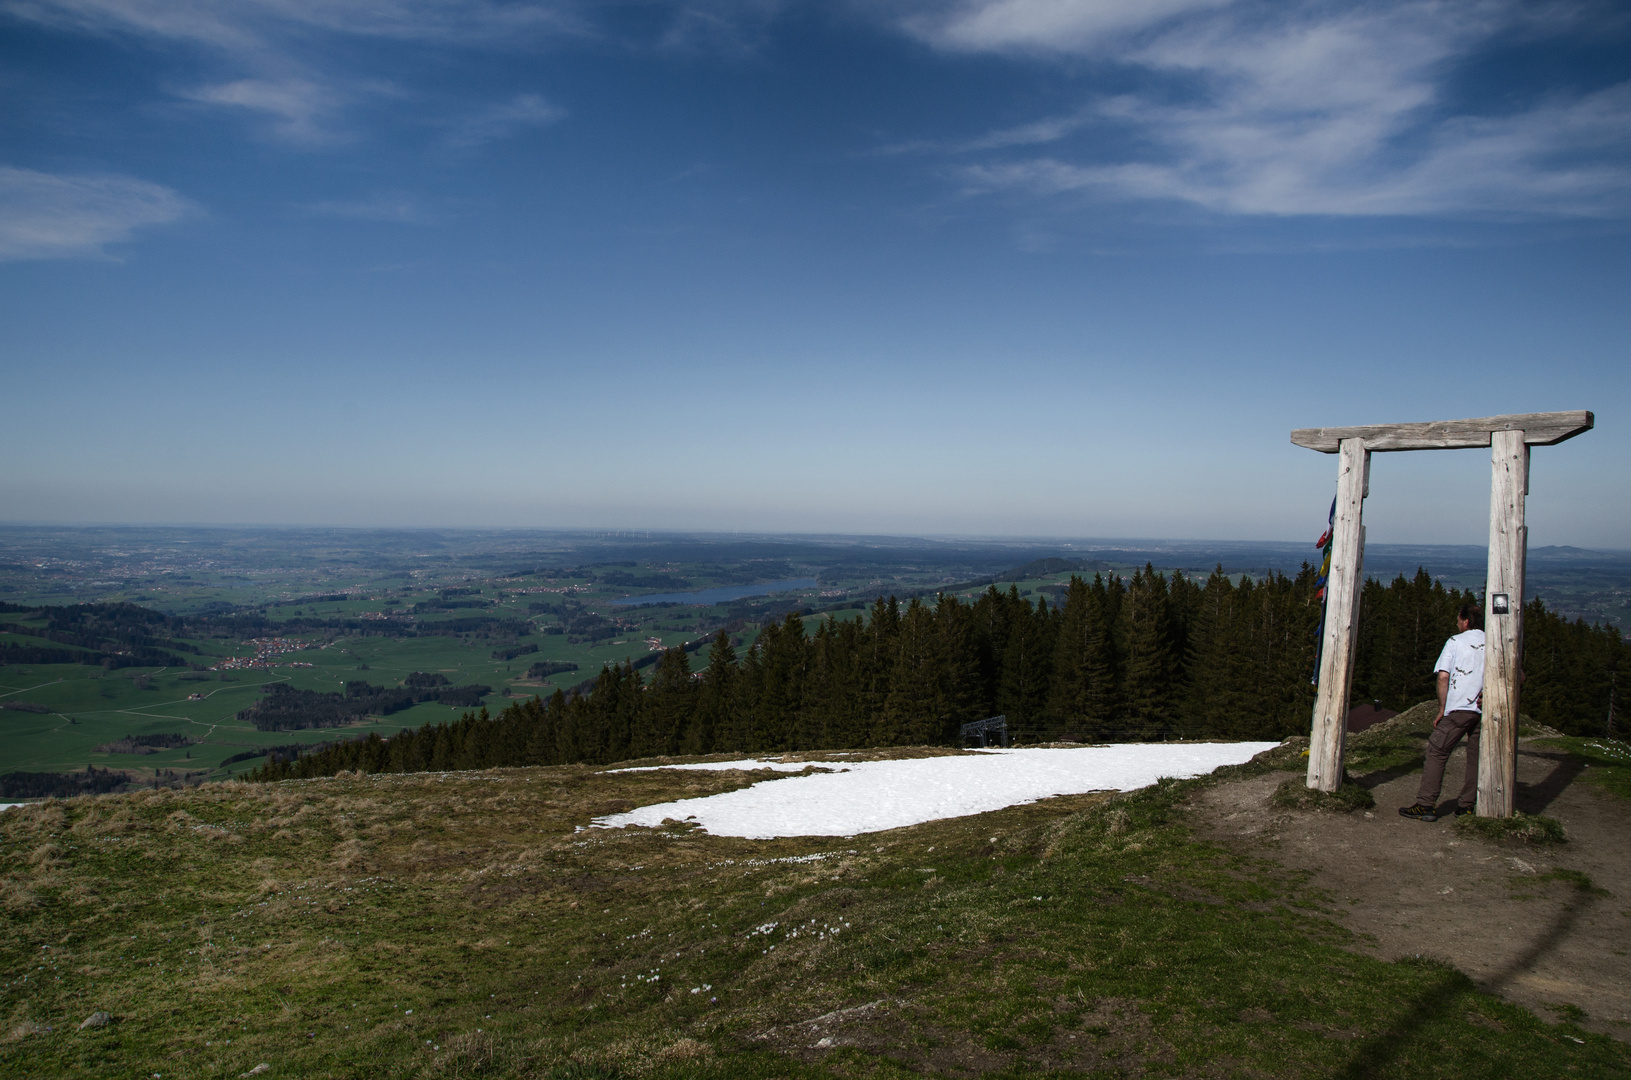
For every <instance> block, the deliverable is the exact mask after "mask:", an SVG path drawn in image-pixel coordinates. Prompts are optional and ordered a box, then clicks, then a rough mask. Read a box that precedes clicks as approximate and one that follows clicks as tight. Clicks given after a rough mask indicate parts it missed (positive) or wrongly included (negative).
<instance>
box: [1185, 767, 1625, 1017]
mask: <svg viewBox="0 0 1631 1080" xmlns="http://www.w3.org/2000/svg"><path fill="white" fill-rule="evenodd" d="M1464 755H1465V751H1464V750H1457V751H1456V753H1455V755H1454V756H1453V757H1452V758H1451V759H1450V765H1449V768H1448V769H1447V770H1446V772H1445V789H1446V793H1445V794H1444V795H1442V796H1441V798H1440V811H1441V812H1443V813H1446V814H1447V813H1448V812H1450V811H1451V810H1453V802H1454V797H1455V793H1456V791H1457V790H1458V789H1459V787H1460V781H1461V776H1462V770H1463V768H1464V767H1465V764H1464V763H1465V756H1464ZM1577 773H1578V767H1577V766H1576V765H1574V764H1572V763H1571V762H1570V761H1569V759H1568V758H1567V757H1566V755H1564V754H1562V753H1558V752H1555V751H1550V750H1548V749H1547V748H1546V747H1544V746H1539V745H1533V740H1524V741H1523V743H1522V744H1520V747H1519V750H1518V785H1519V786H1518V801H1517V806H1518V809H1519V810H1520V811H1522V812H1523V813H1526V814H1544V815H1546V816H1548V817H1551V818H1555V819H1557V820H1558V821H1560V822H1562V823H1563V826H1564V828H1565V829H1566V830H1567V833H1568V837H1569V842H1568V843H1567V844H1563V845H1560V846H1555V847H1531V846H1525V845H1515V844H1511V843H1497V842H1493V841H1489V840H1485V839H1483V838H1479V837H1475V836H1470V835H1463V834H1461V833H1460V832H1458V831H1457V830H1455V829H1454V828H1452V825H1451V822H1452V819H1451V818H1450V817H1448V816H1446V817H1443V818H1440V819H1439V820H1438V821H1437V822H1432V823H1423V822H1419V821H1411V820H1408V819H1405V818H1401V817H1400V816H1399V814H1398V808H1399V807H1401V806H1407V805H1409V804H1410V803H1412V802H1414V801H1415V796H1416V787H1417V785H1418V784H1419V783H1420V781H1421V770H1420V768H1417V769H1415V770H1414V771H1412V772H1410V773H1407V774H1405V775H1400V776H1392V775H1388V774H1383V775H1381V776H1376V777H1360V778H1359V780H1360V782H1361V783H1362V784H1364V785H1365V786H1368V787H1370V788H1371V793H1372V794H1373V795H1374V796H1375V797H1376V809H1375V810H1374V811H1362V812H1355V813H1349V814H1342V813H1333V812H1330V811H1318V810H1285V809H1281V808H1279V807H1276V806H1273V805H1271V804H1270V802H1269V797H1270V796H1271V795H1272V794H1273V792H1274V790H1275V788H1276V787H1278V786H1279V784H1280V783H1281V781H1283V780H1284V779H1285V778H1286V777H1287V776H1288V775H1291V774H1289V773H1284V772H1277V773H1272V774H1270V775H1268V776H1262V777H1257V778H1254V779H1249V780H1242V781H1237V782H1234V783H1228V784H1220V785H1218V786H1215V787H1210V788H1206V789H1203V790H1202V791H1201V792H1199V793H1197V795H1196V797H1195V799H1194V801H1193V803H1192V804H1191V810H1192V815H1193V822H1192V824H1193V826H1194V827H1195V829H1196V832H1197V834H1198V835H1199V836H1202V837H1204V838H1206V839H1209V840H1211V841H1213V842H1217V843H1223V844H1225V845H1226V846H1230V847H1233V848H1236V849H1238V850H1242V851H1245V852H1249V853H1251V854H1253V855H1256V856H1259V857H1267V858H1270V859H1274V860H1276V861H1278V862H1280V863H1282V864H1284V865H1286V866H1288V867H1291V868H1293V869H1300V870H1306V871H1308V872H1310V873H1311V875H1312V877H1311V884H1312V885H1313V886H1314V887H1315V888H1316V889H1318V890H1321V891H1322V892H1323V893H1324V894H1325V896H1326V898H1327V901H1328V903H1329V907H1330V909H1331V910H1332V911H1333V913H1334V914H1335V915H1336V916H1337V918H1338V919H1339V921H1341V922H1342V924H1343V925H1345V926H1347V927H1348V928H1349V929H1351V930H1353V931H1354V932H1355V933H1356V934H1358V935H1359V941H1358V943H1357V944H1356V945H1355V946H1354V947H1355V948H1356V949H1358V950H1360V951H1364V952H1369V953H1371V954H1372V955H1375V956H1378V957H1381V958H1383V959H1393V958H1396V957H1401V956H1413V955H1417V954H1419V955H1421V956H1424V957H1431V958H1433V959H1437V960H1442V961H1445V962H1447V963H1450V964H1453V965H1455V966H1456V967H1457V968H1459V969H1461V970H1462V971H1463V972H1465V973H1466V974H1467V975H1469V976H1470V977H1471V978H1472V979H1473V980H1474V981H1476V982H1477V983H1478V984H1479V985H1480V986H1481V987H1483V988H1484V989H1485V990H1488V991H1490V992H1492V993H1496V994H1499V995H1501V996H1503V997H1505V998H1507V999H1508V1000H1510V1001H1512V1002H1514V1003H1516V1004H1520V1005H1523V1006H1526V1007H1527V1008H1529V1009H1531V1010H1533V1011H1535V1012H1536V1013H1537V1014H1539V1015H1541V1016H1547V1015H1551V1016H1554V1017H1556V1018H1558V1019H1563V1018H1568V1017H1572V1018H1574V1019H1575V1020H1576V1022H1578V1023H1579V1024H1580V1025H1581V1026H1582V1027H1586V1028H1589V1029H1591V1030H1594V1031H1598V1032H1602V1033H1604V1034H1607V1035H1612V1036H1614V1037H1616V1038H1619V1039H1631V957H1628V955H1627V950H1628V947H1631V829H1628V825H1631V812H1628V811H1631V807H1628V806H1627V805H1626V803H1625V802H1624V801H1623V800H1620V799H1617V798H1616V797H1615V796H1613V795H1610V794H1608V793H1606V792H1603V791H1601V790H1598V789H1597V788H1596V787H1595V785H1592V784H1588V783H1584V782H1578V781H1577ZM1558 871H1564V872H1565V873H1566V872H1569V871H1573V872H1575V873H1576V874H1586V875H1589V876H1590V879H1591V882H1590V884H1592V885H1595V886H1596V888H1595V889H1591V888H1588V887H1583V885H1582V883H1581V881H1580V879H1579V878H1578V877H1574V876H1573V875H1572V874H1569V875H1567V876H1565V875H1560V874H1558V873H1557V872H1558ZM1549 875H1550V876H1549ZM1605 891H1606V895H1604V893H1605ZM1576 1010H1583V1011H1584V1013H1585V1016H1584V1017H1581V1016H1580V1015H1579V1013H1578V1012H1577V1011H1576Z"/></svg>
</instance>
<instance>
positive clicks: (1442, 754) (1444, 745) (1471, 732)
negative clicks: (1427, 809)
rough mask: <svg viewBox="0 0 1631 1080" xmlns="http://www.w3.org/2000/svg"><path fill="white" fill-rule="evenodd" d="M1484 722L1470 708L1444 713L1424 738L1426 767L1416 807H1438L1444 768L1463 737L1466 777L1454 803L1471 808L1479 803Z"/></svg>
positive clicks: (1482, 718) (1479, 715)
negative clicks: (1480, 739) (1479, 774)
mask: <svg viewBox="0 0 1631 1080" xmlns="http://www.w3.org/2000/svg"><path fill="white" fill-rule="evenodd" d="M1483 720H1484V717H1483V715H1482V714H1481V713H1475V712H1473V711H1471V710H1470V709H1469V710H1466V711H1463V712H1453V713H1445V714H1444V718H1443V719H1442V720H1440V721H1439V722H1438V727H1436V728H1434V729H1433V734H1432V735H1430V736H1428V739H1427V765H1426V767H1425V768H1423V769H1422V771H1421V788H1420V790H1418V791H1417V792H1416V805H1417V806H1437V805H1438V792H1439V788H1441V787H1442V786H1443V785H1444V766H1445V765H1446V764H1448V762H1449V760H1450V752H1451V751H1452V750H1454V749H1455V744H1456V743H1458V742H1460V741H1461V737H1462V736H1466V738H1467V775H1466V778H1465V779H1464V780H1462V781H1461V797H1460V798H1459V799H1458V800H1456V801H1457V802H1458V803H1460V805H1462V806H1472V805H1474V804H1475V803H1476V802H1477V801H1478V730H1479V728H1481V727H1482V726H1483Z"/></svg>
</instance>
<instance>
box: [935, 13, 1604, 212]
mask: <svg viewBox="0 0 1631 1080" xmlns="http://www.w3.org/2000/svg"><path fill="white" fill-rule="evenodd" d="M1544 16H1546V13H1545V12H1544V11H1540V12H1539V13H1538V14H1537V9H1534V8H1524V7H1520V6H1518V5H1516V4H1513V3H1509V2H1505V0H1459V2H1457V0H1403V2H1396V3H1391V4H1382V3H1378V4H1367V5H1360V6H1351V5H1347V4H1335V3H1326V2H1315V3H1310V4H1304V5H1299V6H1296V7H1282V8H1277V9H1274V10H1272V11H1271V10H1269V9H1265V8H1262V7H1259V6H1257V5H1255V4H1249V3H1245V2H1237V3H1233V4H1228V5H1225V4H1222V3H1210V2H1206V3H1201V2H1196V3H1181V2H1179V0H1172V2H1170V3H1162V4H1153V5H1143V4H1140V5H1121V4H1116V3H1110V4H1103V5H1099V4H1072V3H1061V4H1056V5H1047V4H1040V3H1035V2H1033V0H989V2H985V3H965V4H959V5H953V6H950V7H946V8H942V9H938V10H937V11H935V12H931V13H929V14H925V13H923V12H919V13H917V14H915V15H913V16H911V17H909V18H907V19H906V20H905V22H904V23H903V25H904V26H905V27H906V29H907V30H908V32H910V33H913V34H915V35H916V36H918V37H920V38H921V39H922V40H925V41H927V42H929V43H930V44H933V45H935V46H936V47H937V48H942V49H948V50H957V51H972V50H985V51H999V52H1015V51H1022V52H1028V53H1036V52H1053V53H1070V54H1074V55H1076V56H1079V57H1083V58H1086V59H1087V60H1088V61H1089V62H1090V63H1091V62H1094V61H1104V62H1114V63H1115V64H1117V65H1131V66H1133V67H1134V68H1142V69H1143V70H1144V72H1145V73H1146V75H1147V76H1153V78H1151V79H1150V80H1149V81H1150V83H1151V84H1152V87H1153V88H1152V89H1149V90H1145V91H1141V92H1139V93H1136V94H1122V95H1119V96H1110V97H1098V98H1095V99H1093V100H1091V101H1090V102H1089V104H1088V106H1087V107H1086V108H1085V109H1083V110H1082V111H1080V112H1077V113H1073V114H1071V115H1069V116H1065V117H1056V118H1045V119H1043V120H1039V121H1037V122H1034V123H1032V124H1028V125H1022V126H1020V127H1016V128H1009V129H1005V130H1001V131H995V132H991V133H989V134H986V135H983V136H979V137H976V138H972V139H968V140H965V141H963V142H961V143H958V144H954V145H948V146H943V147H941V149H950V150H954V151H956V152H957V153H958V154H961V155H964V156H970V155H972V156H976V157H978V158H979V160H976V161H973V162H969V163H967V164H964V165H962V166H960V167H958V168H956V169H954V172H956V173H957V175H959V176H960V177H961V179H962V181H963V182H964V183H965V184H966V185H967V188H968V190H970V191H976V192H979V191H996V190H1009V191H1027V192H1032V193H1041V194H1059V193H1064V192H1074V193H1090V194H1094V195H1097V196H1100V197H1113V198H1138V199H1156V200H1176V201H1180V202H1185V203H1190V204H1194V205H1198V206H1202V207H1205V208H1207V209H1209V210H1213V211H1217V212H1221V213H1228V214H1259V215H1347V216H1353V215H1425V214H1446V213H1447V214H1475V215H1477V214H1482V215H1509V214H1511V215H1525V214H1529V215H1533V214H1570V215H1579V214H1624V213H1627V212H1631V199H1628V197H1627V194H1626V193H1627V191H1628V190H1631V84H1626V85H1621V86H1616V87H1609V88H1606V89H1599V90H1596V91H1595V92H1591V93H1582V92H1579V91H1572V92H1559V93H1557V94H1555V95H1553V96H1550V97H1547V98H1545V99H1543V100H1539V101H1535V102H1532V103H1530V104H1528V105H1527V106H1524V107H1521V108H1517V109H1515V110H1511V111H1508V112H1504V113H1500V114H1491V115H1471V114H1467V113H1457V112H1456V111H1454V110H1453V109H1452V108H1451V107H1450V105H1449V104H1448V103H1447V97H1448V95H1447V92H1446V81H1447V79H1448V78H1449V74H1450V72H1451V71H1453V69H1454V67H1455V65H1457V64H1458V63H1460V62H1462V61H1464V60H1466V59H1467V58H1468V57H1470V56H1472V55H1474V54H1475V53H1476V51H1477V50H1478V49H1480V48H1482V47H1484V46H1485V45H1486V44H1487V43H1488V42H1489V41H1490V40H1492V39H1493V38H1494V37H1495V36H1496V35H1497V34H1500V33H1503V32H1509V31H1512V30H1514V29H1516V28H1519V27H1520V26H1522V25H1524V24H1525V23H1526V22H1528V23H1531V24H1532V23H1533V22H1534V20H1536V19H1537V18H1542V17H1544ZM1050 20H1051V21H1050ZM1554 21H1555V20H1554ZM1084 130H1085V131H1087V132H1090V133H1092V134H1094V135H1099V136H1106V135H1113V136H1115V138H1116V142H1117V144H1118V145H1121V146H1130V147H1134V148H1135V149H1132V150H1124V151H1122V152H1120V153H1114V154H1112V153H1109V152H1107V151H1105V150H1104V149H1102V147H1103V146H1104V145H1106V143H1107V141H1108V140H1106V139H1103V138H1100V139H1095V140H1077V142H1079V143H1080V142H1085V143H1086V145H1074V144H1068V143H1069V140H1070V139H1071V137H1072V136H1074V135H1076V134H1077V133H1079V132H1083V131H1084ZM1049 143H1067V144H1068V145H1061V146H1058V147H1055V148H1053V149H1051V150H1050V152H1049V153H1048V154H1047V155H1046V156H1043V157H1027V156H1024V155H1022V154H1017V153H1015V152H1014V151H1016V150H1018V149H1020V148H1023V147H1025V146H1032V145H1042V144H1049Z"/></svg>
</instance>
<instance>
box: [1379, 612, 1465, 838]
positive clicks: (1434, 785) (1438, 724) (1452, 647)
mask: <svg viewBox="0 0 1631 1080" xmlns="http://www.w3.org/2000/svg"><path fill="white" fill-rule="evenodd" d="M1455 626H1456V635H1455V637H1453V638H1451V639H1450V640H1449V641H1446V642H1445V643H1444V651H1443V652H1441V653H1439V655H1438V663H1437V664H1435V665H1433V670H1434V671H1436V672H1438V714H1437V715H1436V716H1434V717H1433V734H1432V735H1430V736H1429V737H1428V739H1427V764H1426V766H1425V767H1424V768H1423V769H1422V771H1421V788H1420V789H1419V790H1418V791H1417V792H1416V802H1415V805H1413V806H1401V807H1400V808H1399V813H1401V814H1403V815H1404V816H1405V817H1407V818H1415V819H1416V820H1417V821H1437V820H1438V809H1437V808H1438V793H1439V788H1440V787H1441V786H1442V785H1443V783H1444V766H1445V764H1446V763H1447V762H1448V761H1449V760H1450V752H1451V751H1452V750H1454V749H1455V746H1456V743H1458V742H1460V741H1461V738H1462V736H1466V739H1467V776H1466V779H1464V780H1463V781H1462V782H1461V797H1460V798H1459V799H1458V800H1456V807H1455V813H1456V816H1457V817H1460V816H1461V815H1462V814H1470V813H1472V811H1473V806H1474V804H1475V803H1476V802H1477V800H1478V729H1479V726H1480V725H1481V724H1482V723H1483V720H1484V714H1483V708H1482V704H1483V697H1484V609H1483V608H1482V607H1480V606H1479V605H1477V604H1472V603H1468V604H1462V605H1461V611H1460V613H1459V614H1458V615H1457V616H1456V620H1455Z"/></svg>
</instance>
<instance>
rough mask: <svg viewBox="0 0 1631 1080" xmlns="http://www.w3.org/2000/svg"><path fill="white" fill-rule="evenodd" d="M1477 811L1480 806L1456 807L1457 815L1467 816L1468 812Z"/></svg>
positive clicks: (1474, 812)
mask: <svg viewBox="0 0 1631 1080" xmlns="http://www.w3.org/2000/svg"><path fill="white" fill-rule="evenodd" d="M1477 812H1478V808H1477V807H1476V806H1458V807H1456V808H1455V816H1456V817H1466V816H1467V815H1468V814H1476V813H1477Z"/></svg>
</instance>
